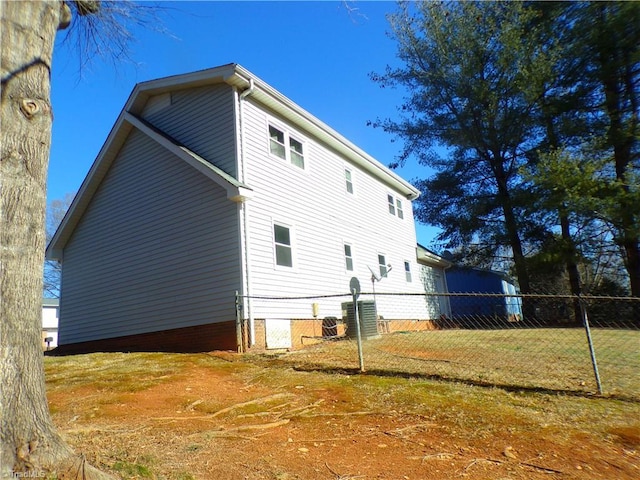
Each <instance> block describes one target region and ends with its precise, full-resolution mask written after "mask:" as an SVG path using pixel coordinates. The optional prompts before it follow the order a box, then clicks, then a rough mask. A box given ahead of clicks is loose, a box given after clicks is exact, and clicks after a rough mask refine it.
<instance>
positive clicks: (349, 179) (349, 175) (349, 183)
mask: <svg viewBox="0 0 640 480" xmlns="http://www.w3.org/2000/svg"><path fill="white" fill-rule="evenodd" d="M344 181H345V184H346V187H347V192H349V193H353V172H352V171H351V169H349V168H345V169H344Z"/></svg>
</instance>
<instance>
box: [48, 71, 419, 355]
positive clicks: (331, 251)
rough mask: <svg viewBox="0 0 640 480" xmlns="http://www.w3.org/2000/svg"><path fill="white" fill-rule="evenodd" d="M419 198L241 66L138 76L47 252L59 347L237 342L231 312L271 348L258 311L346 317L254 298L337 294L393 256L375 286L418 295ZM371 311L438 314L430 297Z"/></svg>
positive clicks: (192, 346) (331, 304) (326, 305)
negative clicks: (55, 263)
mask: <svg viewBox="0 0 640 480" xmlns="http://www.w3.org/2000/svg"><path fill="white" fill-rule="evenodd" d="M418 195H419V192H418V191H417V190H416V189H415V188H414V187H413V186H412V185H410V184H409V183H408V182H406V181H405V180H403V179H402V178H400V177H399V176H398V175H396V174H395V173H393V172H392V171H390V170H389V169H388V168H386V167H385V166H384V165H382V164H381V163H380V162H378V161H377V160H375V159H374V158H372V157H371V156H370V155H368V154H367V153H365V152H364V151H362V150H361V149H359V148H358V147H357V146H355V145H354V144H352V143H351V142H349V141H348V140H347V139H346V138H344V137H343V136H341V135H340V134H339V133H337V132H336V131H334V130H333V129H331V128H330V127H329V126H327V125H326V124H324V123H323V122H321V121H320V120H318V119H317V118H315V117H314V116H313V115H311V114H310V113H309V112H307V111H305V110H304V109H302V108H301V107H300V106H298V105H296V104H295V103H293V102H292V101H291V100H289V99H288V98H287V97H285V96H284V95H282V94H281V93H279V92H278V91H276V90H275V89H274V88H272V87H271V86H269V85H268V84H266V83H265V82H263V81H262V80H260V79H259V78H258V77H256V76H255V75H254V74H252V73H251V72H249V71H247V70H246V69H244V68H243V67H241V66H239V65H236V64H229V65H224V66H220V67H216V68H212V69H208V70H203V71H198V72H194V73H189V74H185V75H178V76H173V77H168V78H162V79H158V80H153V81H148V82H144V83H140V84H138V85H137V86H136V87H135V88H134V90H133V92H132V93H131V95H130V97H129V99H128V101H127V103H126V105H125V106H124V108H123V109H122V112H121V113H120V115H119V117H118V119H117V121H116V123H115V125H114V127H113V129H112V130H111V132H110V134H109V136H108V138H107V139H106V142H105V144H104V146H103V147H102V149H101V151H100V153H99V155H98V157H97V159H96V160H95V162H94V164H93V166H92V167H91V169H90V171H89V173H88V175H87V177H86V179H85V180H84V182H83V184H82V186H81V188H80V190H79V193H78V195H77V196H76V198H75V200H74V201H73V203H72V205H71V207H70V209H69V211H68V213H67V215H66V217H65V218H64V220H63V221H62V223H61V226H60V228H59V229H58V231H57V232H56V234H55V236H54V237H53V240H52V241H51V243H50V244H49V246H48V248H47V256H48V258H50V259H57V260H59V261H60V262H62V284H61V300H60V326H59V337H58V344H59V348H60V350H61V351H62V352H84V351H95V350H101V351H109V350H158V351H163V350H164V351H166V350H173V351H206V350H212V349H232V350H235V349H236V348H238V347H239V344H238V343H239V342H240V337H241V335H240V334H239V331H238V329H237V326H238V317H241V319H240V321H241V323H242V324H243V325H245V326H246V329H247V333H246V335H245V340H243V341H245V342H247V343H248V346H249V347H251V346H254V345H258V346H264V338H263V336H264V332H263V330H264V324H262V327H261V329H260V331H258V330H256V325H257V324H260V322H264V321H265V320H268V319H270V318H278V319H290V320H291V321H292V322H293V321H296V320H300V321H308V320H312V319H313V318H312V308H311V303H312V302H313V303H315V304H317V305H315V306H314V309H316V313H317V310H318V309H319V310H320V312H321V315H322V316H329V315H335V316H338V317H339V316H340V314H341V312H340V311H339V302H335V301H329V300H327V301H325V300H323V299H318V300H310V301H309V302H287V301H284V300H283V301H272V300H265V299H264V298H263V297H273V296H282V297H285V296H314V295H328V294H338V293H345V292H348V291H349V283H350V279H351V278H353V277H356V278H359V279H360V280H361V281H362V286H363V290H367V289H368V288H367V287H368V285H370V284H369V283H368V282H369V279H370V278H371V269H373V270H374V271H376V272H378V274H379V273H381V272H383V271H384V270H385V269H388V268H389V267H388V266H389V265H392V267H393V270H392V274H391V273H390V274H389V275H388V276H387V277H385V278H384V286H383V287H379V288H383V290H384V291H386V292H413V293H420V292H424V286H423V282H421V281H420V267H419V265H418V263H417V256H416V245H417V243H416V233H415V227H414V218H413V211H412V200H414V199H415V198H416V197H417V196H418ZM236 292H238V293H239V295H240V297H241V298H242V299H243V300H242V302H241V308H240V309H239V310H237V309H236ZM379 311H380V312H381V313H384V317H385V319H394V318H398V319H412V320H426V319H429V317H430V315H431V314H430V312H429V308H428V307H427V304H426V302H425V301H424V299H423V298H416V299H415V301H412V300H410V299H409V300H407V301H404V302H396V303H395V304H394V305H393V306H391V305H387V306H385V305H384V302H383V301H381V304H380V306H379ZM238 312H239V315H238ZM245 346H246V345H245Z"/></svg>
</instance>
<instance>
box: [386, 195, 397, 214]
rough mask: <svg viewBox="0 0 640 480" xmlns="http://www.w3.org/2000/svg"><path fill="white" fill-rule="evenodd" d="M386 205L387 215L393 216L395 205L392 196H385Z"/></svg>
mask: <svg viewBox="0 0 640 480" xmlns="http://www.w3.org/2000/svg"><path fill="white" fill-rule="evenodd" d="M387 203H388V204H389V213H390V214H391V215H395V214H396V204H395V200H394V198H393V195H387Z"/></svg>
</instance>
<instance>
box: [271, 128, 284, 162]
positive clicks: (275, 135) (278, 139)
mask: <svg viewBox="0 0 640 480" xmlns="http://www.w3.org/2000/svg"><path fill="white" fill-rule="evenodd" d="M269 151H270V152H271V153H273V154H274V155H276V156H278V157H280V158H284V159H286V158H287V154H286V149H285V146H284V132H283V131H281V130H278V129H277V128H276V127H274V126H272V125H269Z"/></svg>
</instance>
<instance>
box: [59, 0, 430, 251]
mask: <svg viewBox="0 0 640 480" xmlns="http://www.w3.org/2000/svg"><path fill="white" fill-rule="evenodd" d="M348 5H349V6H350V7H352V8H356V9H357V10H355V11H348V9H347V8H346V6H345V4H344V3H343V2H340V1H324V2H279V1H278V2H244V1H235V2H210V1H199V2H183V1H181V2H163V3H162V6H163V7H164V8H165V11H164V13H162V14H161V16H162V19H163V22H164V25H163V28H164V29H165V30H166V31H167V32H164V33H163V32H161V31H158V30H155V29H153V28H141V27H135V28H133V29H132V34H133V37H134V39H135V40H134V42H133V43H132V44H131V54H130V57H131V59H132V62H129V63H126V62H123V63H120V64H118V65H116V66H114V64H113V62H111V61H109V60H105V59H101V58H96V59H93V61H92V62H91V64H90V65H89V66H88V67H83V68H82V70H81V71H80V59H79V55H78V52H77V50H76V49H75V48H74V47H73V46H72V45H71V44H64V43H63V42H61V40H63V38H64V33H62V34H59V38H58V44H57V45H56V50H55V54H54V64H53V72H52V102H53V109H54V123H53V141H52V149H51V157H50V164H49V181H48V198H49V200H52V199H56V198H62V197H64V195H65V194H66V193H68V192H76V191H77V190H78V188H79V187H80V184H81V183H82V180H83V179H84V177H85V175H86V174H87V172H88V170H89V168H90V167H91V164H92V163H93V161H94V159H95V157H96V155H97V154H98V152H99V150H100V148H101V146H102V144H103V142H104V140H105V139H106V137H107V135H108V133H109V131H110V129H111V127H112V125H113V123H114V122H115V120H116V118H117V116H118V114H119V113H120V110H121V108H122V107H123V105H124V103H125V102H126V100H127V98H128V96H129V94H130V93H131V90H132V89H133V87H134V85H135V84H136V83H138V82H141V81H146V80H151V79H154V78H160V77H164V76H167V75H175V74H180V73H186V72H191V71H194V70H201V69H204V68H210V67H214V66H217V65H222V64H227V63H239V64H241V65H242V66H243V67H245V68H247V69H248V70H249V71H251V72H252V73H254V74H255V75H257V76H258V77H260V78H261V79H262V80H264V81H266V82H267V83H269V84H270V85H271V86H273V87H274V88H276V89H277V90H279V91H280V92H281V93H283V94H284V95H285V96H287V97H289V98H290V99H291V100H293V101H294V102H296V103H298V104H299V105H300V106H302V107H303V108H304V109H306V110H308V111H309V112H311V113H312V114H313V115H315V116H316V117H318V118H320V119H321V120H322V121H324V122H325V123H327V124H328V125H329V126H331V127H332V128H334V129H335V130H337V131H338V132H340V133H341V134H342V135H344V136H345V137H347V138H348V139H349V140H351V141H352V142H353V143H355V144H356V145H358V146H359V147H361V148H362V149H364V150H365V151H366V152H368V153H369V154H371V155H372V156H373V157H375V158H377V159H378V160H379V161H380V162H382V163H384V164H389V163H390V162H391V161H393V159H394V157H395V156H396V155H397V154H398V153H399V150H400V148H401V145H400V144H399V143H393V142H392V137H391V136H390V135H388V134H386V133H385V132H383V131H382V130H380V129H374V128H372V127H370V126H367V122H368V121H370V120H375V119H376V118H378V117H382V118H386V117H390V116H391V117H395V116H396V111H397V110H396V107H397V106H398V105H399V104H400V103H401V100H402V91H398V90H392V89H382V88H380V87H379V86H378V85H377V84H375V83H373V82H372V81H371V80H370V78H369V73H370V72H382V71H383V70H384V68H385V67H386V65H388V64H391V65H393V64H394V63H395V62H396V61H397V60H396V58H395V53H396V47H395V43H394V42H393V40H391V39H390V38H389V37H388V35H387V32H388V31H389V29H390V28H389V24H388V22H387V20H386V18H385V15H386V14H387V13H390V12H393V11H395V10H396V4H395V3H394V2H364V1H357V2H350V3H348ZM396 171H397V173H399V174H400V175H401V176H403V177H404V178H405V179H407V180H409V181H411V180H412V179H414V178H416V177H424V176H426V175H427V174H428V172H427V171H426V170H425V168H424V167H420V166H418V165H417V164H416V162H409V163H408V164H407V166H406V167H404V168H402V169H399V170H396ZM416 227H417V233H418V241H419V242H420V243H422V244H423V245H425V246H429V244H430V243H431V241H432V239H433V237H434V235H435V233H436V230H434V229H433V228H431V227H428V226H424V225H416Z"/></svg>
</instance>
